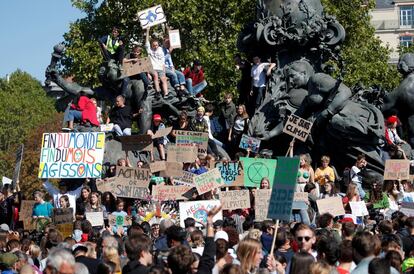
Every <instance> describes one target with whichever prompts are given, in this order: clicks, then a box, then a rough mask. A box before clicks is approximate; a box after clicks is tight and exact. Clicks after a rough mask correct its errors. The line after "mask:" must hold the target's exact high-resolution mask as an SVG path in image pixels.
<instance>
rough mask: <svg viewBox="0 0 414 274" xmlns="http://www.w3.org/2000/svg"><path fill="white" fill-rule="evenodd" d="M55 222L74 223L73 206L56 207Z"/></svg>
mask: <svg viewBox="0 0 414 274" xmlns="http://www.w3.org/2000/svg"><path fill="white" fill-rule="evenodd" d="M52 220H53V223H54V224H56V225H60V224H72V223H73V208H72V207H70V208H54V209H53V217H52Z"/></svg>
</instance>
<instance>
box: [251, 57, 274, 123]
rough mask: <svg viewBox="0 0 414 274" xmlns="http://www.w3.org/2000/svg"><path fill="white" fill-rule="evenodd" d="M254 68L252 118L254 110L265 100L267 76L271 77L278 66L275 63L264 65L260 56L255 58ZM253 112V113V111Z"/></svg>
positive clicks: (252, 74)
mask: <svg viewBox="0 0 414 274" xmlns="http://www.w3.org/2000/svg"><path fill="white" fill-rule="evenodd" d="M253 63H254V65H253V67H252V70H251V77H252V78H253V81H252V88H251V90H250V98H251V100H250V111H248V112H249V114H250V116H252V115H253V113H254V110H256V109H258V108H259V106H260V105H261V104H262V101H263V100H264V98H265V91H266V76H270V74H271V72H272V69H273V68H274V67H275V66H276V64H275V63H266V62H265V63H262V61H261V59H260V57H259V56H254V57H253ZM252 110H253V111H252Z"/></svg>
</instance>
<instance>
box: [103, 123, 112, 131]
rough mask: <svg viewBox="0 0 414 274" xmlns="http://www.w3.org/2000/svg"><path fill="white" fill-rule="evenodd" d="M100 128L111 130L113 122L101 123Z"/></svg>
mask: <svg viewBox="0 0 414 274" xmlns="http://www.w3.org/2000/svg"><path fill="white" fill-rule="evenodd" d="M100 128H101V131H102V132H108V131H112V130H113V129H114V124H113V123H109V124H103V125H100Z"/></svg>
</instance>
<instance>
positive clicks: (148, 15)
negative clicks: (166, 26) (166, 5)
mask: <svg viewBox="0 0 414 274" xmlns="http://www.w3.org/2000/svg"><path fill="white" fill-rule="evenodd" d="M138 19H139V22H140V23H141V27H142V28H143V29H147V28H149V27H152V26H155V25H159V24H162V23H164V22H167V19H166V18H165V14H164V11H163V10H162V7H161V5H158V6H154V7H151V8H149V9H146V10H143V11H140V12H138Z"/></svg>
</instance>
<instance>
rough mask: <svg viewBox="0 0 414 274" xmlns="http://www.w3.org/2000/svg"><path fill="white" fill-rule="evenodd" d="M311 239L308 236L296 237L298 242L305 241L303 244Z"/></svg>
mask: <svg viewBox="0 0 414 274" xmlns="http://www.w3.org/2000/svg"><path fill="white" fill-rule="evenodd" d="M311 238H312V237H309V236H305V237H297V239H298V241H299V242H303V240H305V242H309V240H310V239H311Z"/></svg>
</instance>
